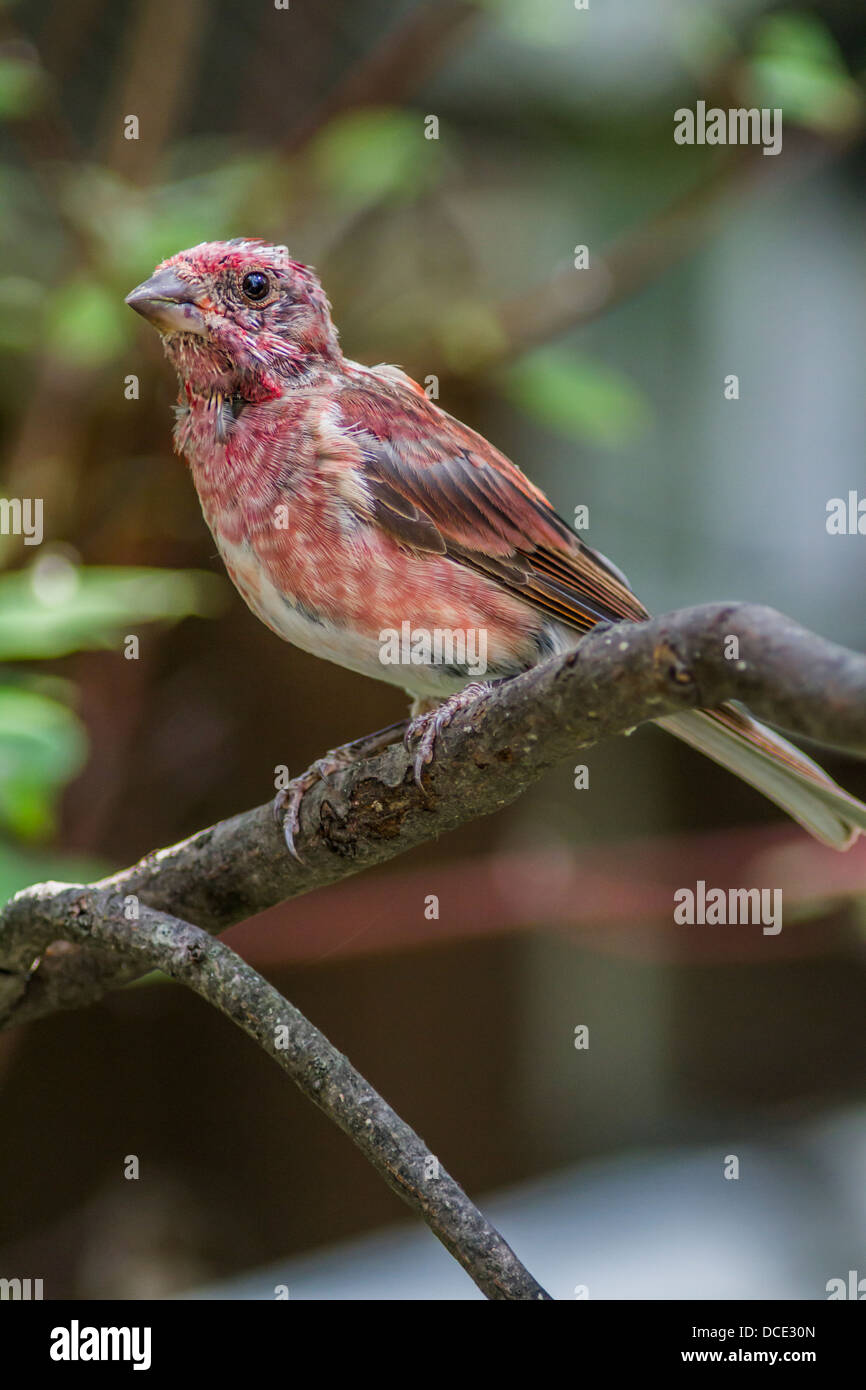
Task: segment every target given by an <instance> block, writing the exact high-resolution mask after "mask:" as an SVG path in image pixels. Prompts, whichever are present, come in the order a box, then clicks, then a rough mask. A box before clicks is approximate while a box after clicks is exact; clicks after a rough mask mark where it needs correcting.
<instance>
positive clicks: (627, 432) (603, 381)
mask: <svg viewBox="0 0 866 1390" xmlns="http://www.w3.org/2000/svg"><path fill="white" fill-rule="evenodd" d="M499 383H500V388H501V390H502V392H503V394H504V395H505V396H506V397H507V398H508V399H509V400H510V401H512V402H513V403H514V404H515V405H517V406H519V407H520V409H521V410H523V411H524V412H525V413H526V414H527V415H529V416H531V418H532V419H534V420H537V421H538V422H539V423H540V424H542V425H544V426H546V427H547V428H548V429H553V430H556V431H558V432H559V433H560V434H564V435H567V436H568V437H569V438H570V439H577V440H581V441H587V440H588V441H590V442H592V443H594V444H603V445H607V446H608V447H611V448H615V447H617V446H620V445H623V444H629V443H631V442H632V441H633V440H634V439H637V438H639V437H640V435H642V434H643V433H644V431H645V430H647V429H648V428H649V426H650V424H651V423H652V411H651V408H650V405H649V402H648V401H647V399H646V397H645V396H644V394H643V392H642V391H640V390H639V388H638V387H637V386H635V385H634V383H633V382H632V381H630V380H629V378H628V377H626V376H624V375H623V373H622V372H619V371H617V370H616V369H615V368H613V367H607V366H603V365H602V364H601V363H598V362H589V361H587V360H586V359H585V358H576V357H574V356H573V355H572V354H571V353H568V352H566V351H565V350H563V349H560V348H542V349H540V350H539V351H537V352H533V353H530V354H529V355H528V356H526V357H524V358H523V359H522V360H521V361H520V362H518V363H517V364H516V365H515V366H514V367H510V368H508V370H507V371H505V372H503V373H501V374H500V376H499Z"/></svg>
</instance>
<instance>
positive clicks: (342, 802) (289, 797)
mask: <svg viewBox="0 0 866 1390" xmlns="http://www.w3.org/2000/svg"><path fill="white" fill-rule="evenodd" d="M353 761H354V759H353V758H352V757H351V756H349V755H348V754H347V753H345V752H344V751H343V749H341V748H332V749H331V751H330V753H326V754H325V756H324V757H323V758H317V759H316V761H315V762H314V763H313V764H312V766H311V767H308V768H307V770H306V772H302V773H301V775H300V776H299V777H293V778H292V780H291V782H290V783H289V785H288V786H287V787H283V788H281V790H280V791H278V792H277V794H276V796H275V797H274V803H273V811H274V820H275V821H276V822H277V825H279V826H281V827H282V831H283V837H284V839H285V842H286V848H287V849H288V851H289V854H290V855H291V856H292V858H293V859H296V860H297V862H298V863H299V864H303V862H304V860H303V858H302V857H301V854H300V852H299V851H298V847H297V845H296V844H295V837H296V836H297V834H298V832H299V830H300V828H301V802H302V801H303V799H304V797H305V796H306V794H307V792H308V791H310V790H311V788H312V787H314V786H315V785H316V783H317V782H328V780H329V778H331V777H332V776H333V775H334V773H336V772H343V771H344V770H345V769H346V768H347V767H349V766H350V765H351V763H352V762H353ZM329 791H331V792H332V793H333V796H332V798H331V799H332V801H333V802H334V809H335V810H336V812H337V814H338V815H344V814H345V813H346V811H347V810H348V805H347V802H346V799H345V797H344V796H343V795H342V794H341V793H340V791H339V790H337V788H334V787H330V786H329Z"/></svg>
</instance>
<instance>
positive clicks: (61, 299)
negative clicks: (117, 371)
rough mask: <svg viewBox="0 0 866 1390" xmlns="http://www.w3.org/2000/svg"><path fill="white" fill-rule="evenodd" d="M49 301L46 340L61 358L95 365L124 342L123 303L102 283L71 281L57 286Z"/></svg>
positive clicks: (103, 360)
mask: <svg viewBox="0 0 866 1390" xmlns="http://www.w3.org/2000/svg"><path fill="white" fill-rule="evenodd" d="M50 303H51V308H50V311H49V314H48V322H47V324H46V333H47V336H48V343H49V346H50V347H51V348H52V349H53V351H54V352H55V353H56V354H57V355H58V357H61V358H63V359H64V360H65V361H67V362H72V363H75V364H78V365H83V366H86V367H94V366H98V365H99V364H100V363H102V362H107V361H109V360H110V359H111V358H112V357H115V356H116V355H117V353H118V352H119V350H120V348H121V347H122V346H123V344H124V342H125V341H126V338H127V336H128V331H127V330H128V327H129V325H127V322H126V319H125V317H123V314H122V311H123V309H124V308H125V306H124V304H123V303H122V301H119V300H118V299H117V297H116V296H115V295H114V294H112V293H111V292H110V291H109V290H108V289H106V288H105V286H103V285H98V284H96V283H95V282H94V281H89V280H74V281H72V282H71V283H70V284H68V285H63V286H61V287H60V288H59V289H57V290H56V291H55V293H54V294H53V295H52V298H51V301H50Z"/></svg>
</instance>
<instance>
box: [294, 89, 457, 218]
mask: <svg viewBox="0 0 866 1390" xmlns="http://www.w3.org/2000/svg"><path fill="white" fill-rule="evenodd" d="M311 158H312V161H313V167H314V168H315V169H316V170H317V172H318V174H319V176H320V178H321V179H322V181H323V182H324V183H325V184H326V185H327V187H328V188H329V189H330V191H331V192H333V193H335V194H337V195H338V196H342V197H345V198H347V199H348V200H349V201H352V202H358V203H361V204H364V203H372V202H378V201H379V200H380V199H381V198H384V197H385V196H387V195H399V196H403V197H412V196H414V195H415V194H416V193H417V192H418V191H419V189H421V188H422V187H424V186H425V184H426V183H428V182H429V181H430V180H431V178H433V177H434V176H436V175H438V173H439V168H440V158H439V150H438V141H436V140H427V139H425V136H424V120H423V117H421V116H419V115H415V114H414V113H412V112H409V111H392V110H388V109H384V108H383V109H372V108H365V109H364V110H361V111H351V112H349V114H348V115H345V116H338V117H337V118H336V119H335V120H333V121H331V123H330V125H328V126H327V127H326V128H325V130H323V131H322V133H321V134H320V135H319V136H318V137H317V139H316V140H315V141H314V143H313V146H312V149H311Z"/></svg>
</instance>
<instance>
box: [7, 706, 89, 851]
mask: <svg viewBox="0 0 866 1390" xmlns="http://www.w3.org/2000/svg"><path fill="white" fill-rule="evenodd" d="M86 753H87V737H86V734H85V732H84V728H83V726H82V725H81V723H80V722H79V720H78V719H77V718H76V717H75V715H74V714H73V713H72V712H71V710H68V709H67V708H66V706H65V705H61V704H60V703H59V702H58V701H57V700H51V699H48V698H47V697H46V696H44V695H36V694H34V693H33V692H32V691H29V690H20V689H16V688H15V687H13V686H0V822H2V824H3V825H5V826H6V827H7V828H8V829H10V830H12V831H13V832H14V833H15V834H16V835H20V836H21V837H22V838H24V839H33V838H35V837H37V836H39V835H42V834H45V833H46V832H47V831H48V830H50V829H51V825H52V809H53V805H54V801H55V798H56V796H57V793H58V791H59V790H60V788H61V787H63V786H64V785H65V784H66V783H67V782H68V781H69V780H70V779H71V778H72V777H74V776H75V774H76V773H77V772H78V771H79V769H80V768H81V767H82V765H83V763H84V759H85V757H86Z"/></svg>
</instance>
